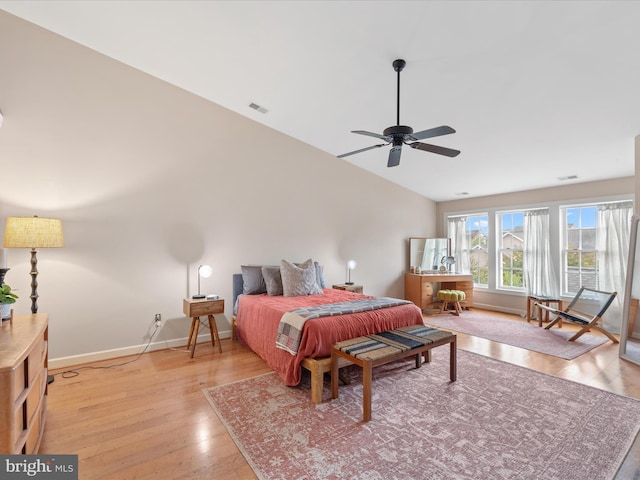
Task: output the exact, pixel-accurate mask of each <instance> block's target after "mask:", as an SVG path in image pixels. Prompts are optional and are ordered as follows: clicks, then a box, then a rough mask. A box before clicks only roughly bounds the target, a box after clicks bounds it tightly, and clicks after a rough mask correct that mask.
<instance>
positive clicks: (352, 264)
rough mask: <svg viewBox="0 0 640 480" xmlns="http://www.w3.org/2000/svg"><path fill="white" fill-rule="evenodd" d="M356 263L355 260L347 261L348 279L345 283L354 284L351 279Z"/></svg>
mask: <svg viewBox="0 0 640 480" xmlns="http://www.w3.org/2000/svg"><path fill="white" fill-rule="evenodd" d="M356 265H357V263H356V261H355V260H349V261H348V262H347V281H346V282H345V285H353V282H352V281H351V270H355V268H356Z"/></svg>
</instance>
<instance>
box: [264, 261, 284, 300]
mask: <svg viewBox="0 0 640 480" xmlns="http://www.w3.org/2000/svg"><path fill="white" fill-rule="evenodd" d="M262 276H263V277H264V283H265V284H266V285H267V293H268V294H269V295H271V296H272V297H273V296H276V295H282V294H283V293H284V290H283V288H282V276H281V275H280V267H271V266H267V265H263V267H262Z"/></svg>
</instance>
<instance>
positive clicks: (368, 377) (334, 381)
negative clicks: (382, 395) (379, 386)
mask: <svg viewBox="0 0 640 480" xmlns="http://www.w3.org/2000/svg"><path fill="white" fill-rule="evenodd" d="M456 338H457V337H456V336H453V338H450V339H448V341H447V342H445V343H437V344H435V345H427V346H425V347H422V348H421V349H418V352H417V353H416V352H415V350H413V351H409V352H407V353H408V355H406V356H404V357H397V356H395V357H394V358H392V359H390V360H389V361H386V362H385V361H376V362H375V364H374V362H372V361H371V360H361V359H358V358H355V357H351V356H350V355H349V354H347V353H344V352H342V351H340V350H337V349H335V348H334V349H332V350H331V398H338V369H339V368H340V366H339V364H338V359H339V358H341V357H342V358H348V359H349V361H350V362H352V363H355V364H356V365H359V366H360V367H362V420H363V421H364V422H368V421H369V420H371V385H372V381H373V367H374V366H376V367H377V366H380V365H385V364H386V363H390V362H391V361H393V360H399V359H400V358H406V357H407V356H410V355H415V358H416V368H420V366H421V362H422V355H424V358H425V362H427V363H428V362H431V350H432V349H433V348H435V347H437V346H440V345H446V344H447V343H448V344H449V379H450V380H451V381H452V382H455V381H456V380H457V377H458V375H457V374H458V364H457V345H456V344H457V342H456Z"/></svg>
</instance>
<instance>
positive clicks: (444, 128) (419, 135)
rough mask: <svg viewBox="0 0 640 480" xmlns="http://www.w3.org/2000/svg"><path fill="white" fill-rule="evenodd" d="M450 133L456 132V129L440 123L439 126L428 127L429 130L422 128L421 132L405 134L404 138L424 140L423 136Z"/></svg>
mask: <svg viewBox="0 0 640 480" xmlns="http://www.w3.org/2000/svg"><path fill="white" fill-rule="evenodd" d="M450 133H456V131H455V130H454V129H453V128H451V127H449V126H447V125H442V126H441V127H436V128H430V129H429V130H422V131H421V132H416V133H412V134H410V135H405V139H406V140H424V139H425V138H432V137H439V136H441V135H449V134H450Z"/></svg>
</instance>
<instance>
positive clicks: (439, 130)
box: [338, 59, 460, 167]
mask: <svg viewBox="0 0 640 480" xmlns="http://www.w3.org/2000/svg"><path fill="white" fill-rule="evenodd" d="M406 65H407V62H405V61H404V60H402V59H397V60H394V61H393V69H394V70H395V71H396V72H397V73H398V91H397V110H396V112H397V116H396V125H394V126H392V127H388V128H385V129H384V131H383V132H382V135H380V134H378V133H373V132H367V131H366V130H352V131H351V133H357V134H358V135H367V136H369V137H374V138H379V139H380V140H384V141H385V142H386V143H381V144H378V145H372V146H371V147H365V148H361V149H360V150H355V151H353V152H349V153H343V154H342V155H338V158H344V157H348V156H349V155H355V154H356V153H361V152H366V151H367V150H372V149H374V148H380V147H384V146H387V145H393V146H392V147H391V151H390V152H389V160H388V161H387V167H396V166H398V165H399V164H400V155H401V153H402V145H409V146H410V147H411V148H417V149H418V150H422V151H425V152H431V153H437V154H438V155H445V156H447V157H455V156H457V155H458V154H460V150H454V149H452V148H446V147H439V146H437V145H431V144H429V143H422V142H419V141H418V140H424V139H425V138H432V137H439V136H441V135H448V134H450V133H455V132H456V131H455V130H454V129H453V128H451V127H449V126H447V125H443V126H441V127H436V128H430V129H428V130H422V131H421V132H417V133H413V128H411V127H407V126H406V125H400V72H402V70H403V69H404V67H405V66H406Z"/></svg>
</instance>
